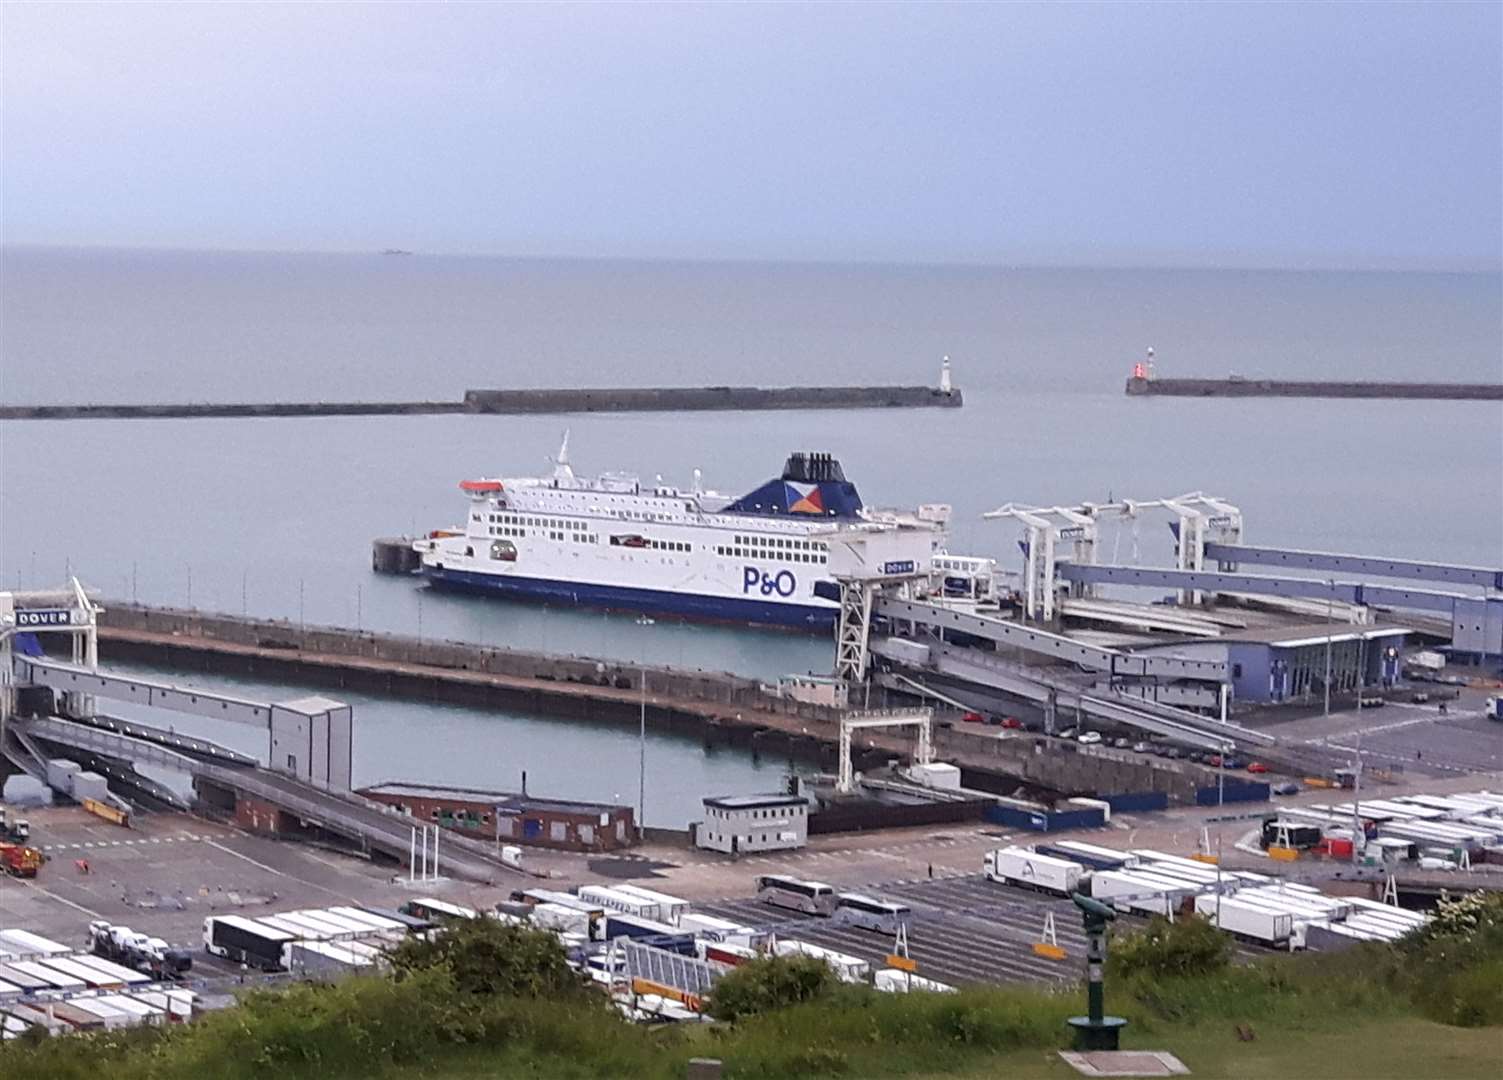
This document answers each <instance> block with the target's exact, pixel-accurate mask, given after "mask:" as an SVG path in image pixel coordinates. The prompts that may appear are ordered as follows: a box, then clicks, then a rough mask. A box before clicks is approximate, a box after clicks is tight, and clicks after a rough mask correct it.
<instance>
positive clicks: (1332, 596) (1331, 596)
mask: <svg viewBox="0 0 1503 1080" xmlns="http://www.w3.org/2000/svg"><path fill="white" fill-rule="evenodd" d="M1326 584H1327V585H1329V586H1330V587H1331V591H1330V592H1329V593H1327V594H1326V712H1325V717H1326V719H1327V720H1329V719H1330V718H1331V632H1332V631H1331V620H1332V618H1333V616H1332V614H1331V609H1332V608H1333V607H1334V606H1335V604H1336V579H1335V578H1332V579H1331V580H1330V581H1328V582H1326Z"/></svg>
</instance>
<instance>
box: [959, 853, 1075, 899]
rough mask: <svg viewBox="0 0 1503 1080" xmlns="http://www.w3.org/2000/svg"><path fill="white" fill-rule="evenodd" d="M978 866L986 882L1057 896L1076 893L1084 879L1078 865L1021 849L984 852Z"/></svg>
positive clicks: (1070, 861)
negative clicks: (984, 874)
mask: <svg viewBox="0 0 1503 1080" xmlns="http://www.w3.org/2000/svg"><path fill="white" fill-rule="evenodd" d="M982 866H983V869H984V871H985V873H986V877H987V878H988V880H991V881H1001V882H1005V883H1006V884H1008V885H1019V886H1022V887H1023V888H1028V889H1037V890H1039V891H1040V892H1050V893H1058V894H1061V895H1069V894H1070V893H1072V892H1075V891H1076V890H1078V889H1079V888H1080V880H1081V878H1082V877H1083V876H1084V875H1085V867H1083V866H1081V864H1080V863H1078V862H1074V861H1072V860H1070V859H1056V858H1052V857H1051V856H1048V855H1040V854H1039V853H1038V852H1036V851H1029V850H1028V849H1027V848H1021V847H1006V848H997V849H996V850H995V851H988V852H987V853H986V858H985V860H984V861H983V864H982Z"/></svg>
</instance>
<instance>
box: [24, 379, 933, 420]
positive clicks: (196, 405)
mask: <svg viewBox="0 0 1503 1080" xmlns="http://www.w3.org/2000/svg"><path fill="white" fill-rule="evenodd" d="M962 403H963V399H962V397H961V393H960V391H959V390H957V389H939V388H937V387H931V386H785V387H756V386H704V387H693V386H684V387H622V388H604V387H602V388H593V389H591V388H582V389H580V388H576V389H556V390H547V389H538V390H467V391H465V395H464V397H463V399H461V400H459V401H272V402H250V403H245V402H178V403H170V402H168V403H155V404H123V403H122V404H76V405H75V404H64V405H0V420H173V419H197V418H221V419H223V418H231V419H237V418H238V419H247V418H257V417H288V416H291V417H299V416H302V417H308V416H432V415H436V414H445V413H476V414H510V415H518V414H532V415H542V414H549V413H598V412H704V411H738V410H748V411H758V410H767V409H912V408H924V407H939V408H958V407H959V406H960V405H961V404H962Z"/></svg>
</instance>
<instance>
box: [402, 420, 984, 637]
mask: <svg viewBox="0 0 1503 1080" xmlns="http://www.w3.org/2000/svg"><path fill="white" fill-rule="evenodd" d="M568 445H569V444H568V436H567V435H566V436H565V438H564V443H563V447H562V448H561V450H560V451H559V455H558V458H557V460H556V462H555V464H554V468H553V473H552V475H551V476H545V477H521V478H506V477H503V478H499V479H479V480H465V481H463V482H462V483H461V484H460V485H459V487H460V489H461V491H463V493H464V494H465V496H466V497H467V498H468V499H469V501H470V507H469V513H468V515H467V518H466V521H465V524H464V526H463V527H462V528H461V527H456V528H453V529H441V530H437V531H435V532H433V533H431V534H430V535H429V536H427V537H426V538H424V539H421V540H418V541H415V542H414V545H413V546H414V548H415V550H416V551H417V553H418V555H419V558H420V571H421V573H422V574H423V576H424V577H425V578H426V579H427V580H428V581H429V582H430V583H431V584H432V585H433V586H435V587H439V588H446V589H457V590H468V591H474V592H481V593H493V594H496V595H499V596H503V597H511V598H515V599H522V600H533V601H541V602H545V603H561V604H573V605H588V606H594V607H605V608H614V609H619V610H626V611H635V612H639V613H642V614H645V615H671V616H679V617H683V618H690V619H699V620H710V621H721V622H732V623H747V624H761V625H770V626H780V627H787V628H795V629H805V630H810V631H815V630H827V629H830V628H832V627H833V626H834V624H835V620H836V616H837V615H838V613H839V606H840V605H839V600H840V592H839V588H838V586H837V585H836V583H835V582H834V581H833V580H832V579H831V578H830V576H829V572H828V560H829V551H828V542H829V537H830V536H831V535H832V534H833V533H834V532H835V530H836V528H838V527H839V526H841V525H849V524H852V523H855V522H860V521H872V520H893V519H894V517H895V515H893V514H892V513H891V512H887V511H870V510H868V509H867V508H866V507H865V505H864V504H863V503H862V501H861V496H860V494H859V493H858V492H857V490H856V486H855V485H854V484H852V483H851V482H850V481H849V480H847V479H846V476H845V472H844V471H843V470H842V468H841V466H840V462H839V461H837V460H836V459H835V458H834V457H833V456H831V455H829V454H823V453H795V454H793V455H791V456H790V457H789V458H788V460H787V463H786V464H785V465H784V466H783V471H782V473H781V474H780V475H778V476H777V477H774V478H773V479H771V480H768V481H767V482H766V483H765V484H762V485H761V486H760V487H758V488H756V489H755V490H753V491H751V492H749V493H747V494H745V495H743V496H741V497H740V498H729V497H727V496H724V495H720V494H717V493H715V492H713V491H708V490H705V489H704V488H703V487H702V486H701V483H700V474H699V470H697V469H696V470H695V472H694V486H693V488H692V489H690V490H688V491H683V490H680V489H678V488H676V487H671V486H668V485H665V484H664V483H663V482H662V478H661V477H659V478H657V480H656V481H655V482H654V483H652V484H650V485H644V484H643V483H641V482H640V481H639V480H638V478H637V477H635V476H631V475H627V474H622V473H604V474H602V475H600V476H598V477H596V478H594V479H590V478H586V477H581V476H577V475H576V474H575V472H574V469H573V468H572V467H571V466H570V464H569V454H568ZM909 516H910V517H913V515H909ZM916 517H917V519H919V520H923V521H926V522H928V523H929V524H931V525H932V526H933V527H934V529H935V541H934V543H935V549H936V551H939V552H942V550H943V538H944V533H943V527H944V525H945V522H946V521H947V520H948V517H949V507H948V506H938V505H934V506H925V507H920V508H919V510H918V511H917V515H916ZM936 566H942V567H943V571H942V572H943V573H944V574H946V575H949V576H948V577H946V578H945V579H944V580H945V581H958V582H962V583H963V585H964V588H965V589H966V590H968V591H970V592H971V593H975V592H976V591H978V590H982V591H984V590H985V589H988V588H989V587H990V583H991V569H992V568H993V567H994V563H993V562H992V560H990V559H964V558H958V557H954V556H951V557H947V558H944V559H937V560H936ZM956 575H960V576H959V577H956Z"/></svg>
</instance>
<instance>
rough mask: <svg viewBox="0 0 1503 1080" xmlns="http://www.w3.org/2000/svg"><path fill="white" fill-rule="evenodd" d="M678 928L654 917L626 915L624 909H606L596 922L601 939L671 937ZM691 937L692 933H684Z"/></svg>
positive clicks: (676, 932)
mask: <svg viewBox="0 0 1503 1080" xmlns="http://www.w3.org/2000/svg"><path fill="white" fill-rule="evenodd" d="M678 932H679V931H678V928H677V927H674V926H669V925H668V924H667V923H662V922H658V921H657V920H656V919H644V918H642V916H640V915H628V914H627V913H626V912H624V911H607V912H606V913H605V918H603V919H601V920H600V921H599V922H598V923H597V924H596V933H598V934H599V935H600V940H601V941H614V940H615V939H616V938H618V937H629V938H644V937H672V936H673V935H675V934H678ZM684 936H686V937H689V938H690V939H691V940H692V939H693V935H692V934H688V935H684Z"/></svg>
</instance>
